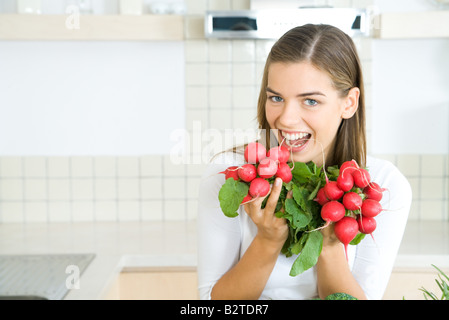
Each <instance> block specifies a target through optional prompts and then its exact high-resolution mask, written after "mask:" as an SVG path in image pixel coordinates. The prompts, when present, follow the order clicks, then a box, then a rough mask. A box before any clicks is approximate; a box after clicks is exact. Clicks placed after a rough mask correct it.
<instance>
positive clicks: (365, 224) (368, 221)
mask: <svg viewBox="0 0 449 320" xmlns="http://www.w3.org/2000/svg"><path fill="white" fill-rule="evenodd" d="M357 223H358V224H359V231H360V232H361V233H364V234H371V233H373V231H374V230H376V227H377V222H376V219H374V218H370V217H364V216H362V215H360V216H358V217H357Z"/></svg>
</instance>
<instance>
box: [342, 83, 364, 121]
mask: <svg viewBox="0 0 449 320" xmlns="http://www.w3.org/2000/svg"><path fill="white" fill-rule="evenodd" d="M359 97H360V89H359V88H357V87H354V88H352V89H351V90H349V92H348V95H347V96H346V97H345V98H343V104H344V105H343V112H342V114H341V117H342V118H343V119H349V118H351V117H352V116H353V115H354V113H355V112H356V111H357V108H358V107H359Z"/></svg>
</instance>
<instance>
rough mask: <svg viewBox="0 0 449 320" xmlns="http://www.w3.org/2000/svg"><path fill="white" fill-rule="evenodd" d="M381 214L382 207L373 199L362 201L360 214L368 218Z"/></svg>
mask: <svg viewBox="0 0 449 320" xmlns="http://www.w3.org/2000/svg"><path fill="white" fill-rule="evenodd" d="M381 212H382V205H381V204H380V203H379V201H376V200H373V199H365V200H363V203H362V207H361V208H360V213H361V214H362V215H363V216H365V217H369V218H374V217H375V216H377V215H378V214H379V213H381Z"/></svg>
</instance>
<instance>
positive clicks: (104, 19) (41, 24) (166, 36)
mask: <svg viewBox="0 0 449 320" xmlns="http://www.w3.org/2000/svg"><path fill="white" fill-rule="evenodd" d="M183 39H184V18H183V16H181V15H141V16H135V15H79V14H78V15H25V14H24V15H20V14H1V15H0V40H43V41H46V40H97V41H103V40H110V41H162V40H164V41H182V40H183Z"/></svg>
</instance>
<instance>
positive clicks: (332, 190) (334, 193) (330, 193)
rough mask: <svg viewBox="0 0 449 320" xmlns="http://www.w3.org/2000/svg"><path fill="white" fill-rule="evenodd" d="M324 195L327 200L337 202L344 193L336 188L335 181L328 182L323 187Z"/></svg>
mask: <svg viewBox="0 0 449 320" xmlns="http://www.w3.org/2000/svg"><path fill="white" fill-rule="evenodd" d="M324 194H325V195H326V197H327V198H328V199H329V200H338V199H340V198H341V197H342V196H343V194H344V192H343V190H341V189H340V188H339V187H338V185H337V181H329V182H328V183H326V184H325V185H324Z"/></svg>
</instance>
